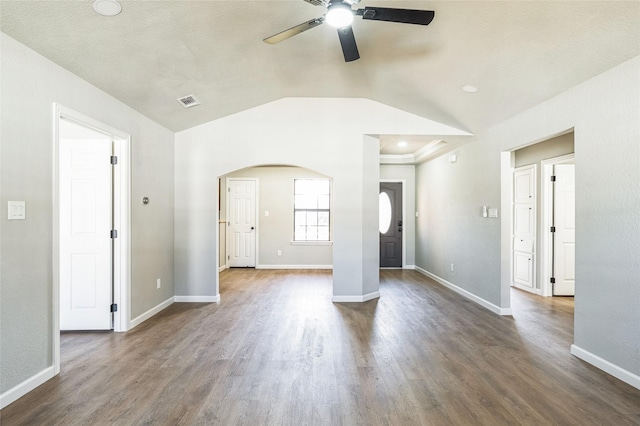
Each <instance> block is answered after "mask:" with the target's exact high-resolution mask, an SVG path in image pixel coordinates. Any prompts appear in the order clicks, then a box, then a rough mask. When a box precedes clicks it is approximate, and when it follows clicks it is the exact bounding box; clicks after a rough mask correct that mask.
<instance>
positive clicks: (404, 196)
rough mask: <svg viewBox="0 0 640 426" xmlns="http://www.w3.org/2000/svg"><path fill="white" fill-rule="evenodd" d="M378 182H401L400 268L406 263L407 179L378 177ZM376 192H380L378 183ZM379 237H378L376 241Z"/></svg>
mask: <svg viewBox="0 0 640 426" xmlns="http://www.w3.org/2000/svg"><path fill="white" fill-rule="evenodd" d="M380 183H401V184H402V231H403V232H402V267H401V268H402V269H404V268H405V267H406V265H407V241H406V238H405V237H404V236H405V235H406V232H405V230H406V226H407V217H406V216H407V208H406V203H407V180H406V179H380ZM378 193H380V185H378ZM379 240H380V238H378V241H379Z"/></svg>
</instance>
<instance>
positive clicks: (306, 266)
mask: <svg viewBox="0 0 640 426" xmlns="http://www.w3.org/2000/svg"><path fill="white" fill-rule="evenodd" d="M256 269H333V265H256Z"/></svg>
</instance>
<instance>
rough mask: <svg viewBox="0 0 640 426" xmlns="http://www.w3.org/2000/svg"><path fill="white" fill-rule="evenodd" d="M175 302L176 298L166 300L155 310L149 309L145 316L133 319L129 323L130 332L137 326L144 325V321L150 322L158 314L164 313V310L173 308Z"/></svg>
mask: <svg viewBox="0 0 640 426" xmlns="http://www.w3.org/2000/svg"><path fill="white" fill-rule="evenodd" d="M173 302H174V298H173V297H170V298H168V299H167V300H165V301H164V302H162V303H160V304H159V305H157V306H154V307H153V308H151V309H149V310H148V311H147V312H145V313H144V314H142V315H138V316H137V317H135V318H134V319H132V320H131V322H130V323H129V330H131V329H132V328H133V327H135V326H137V325H140V324H141V323H143V322H144V321H146V320H148V319H149V318H151V317H152V316H154V315H155V314H157V313H158V312H160V311H162V310H163V309H165V308H167V307H169V306H171V304H173Z"/></svg>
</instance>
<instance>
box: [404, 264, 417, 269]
mask: <svg viewBox="0 0 640 426" xmlns="http://www.w3.org/2000/svg"><path fill="white" fill-rule="evenodd" d="M404 269H412V270H414V269H416V265H404Z"/></svg>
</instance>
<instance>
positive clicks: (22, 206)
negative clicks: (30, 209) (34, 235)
mask: <svg viewBox="0 0 640 426" xmlns="http://www.w3.org/2000/svg"><path fill="white" fill-rule="evenodd" d="M8 219H9V220H24V219H26V203H25V202H24V201H9V215H8Z"/></svg>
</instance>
